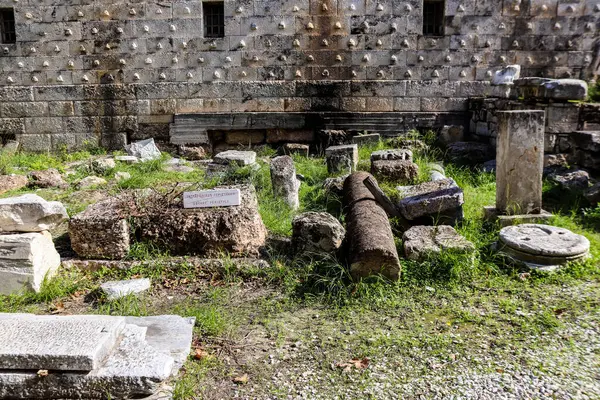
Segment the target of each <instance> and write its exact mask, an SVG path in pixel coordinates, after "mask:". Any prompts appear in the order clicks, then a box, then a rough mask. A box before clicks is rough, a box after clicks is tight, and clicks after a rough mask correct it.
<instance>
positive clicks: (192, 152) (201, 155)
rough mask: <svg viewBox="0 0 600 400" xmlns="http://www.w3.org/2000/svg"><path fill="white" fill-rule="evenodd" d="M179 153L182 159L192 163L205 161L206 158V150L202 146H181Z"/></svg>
mask: <svg viewBox="0 0 600 400" xmlns="http://www.w3.org/2000/svg"><path fill="white" fill-rule="evenodd" d="M178 152H179V155H180V156H181V157H183V158H185V159H186V160H190V161H197V160H203V159H205V158H206V150H205V149H204V147H201V146H195V147H191V146H180V147H179V149H178Z"/></svg>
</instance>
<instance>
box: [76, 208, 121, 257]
mask: <svg viewBox="0 0 600 400" xmlns="http://www.w3.org/2000/svg"><path fill="white" fill-rule="evenodd" d="M127 218H128V215H127V213H126V211H125V210H124V209H123V207H122V205H121V203H120V202H119V201H118V200H116V199H108V200H104V201H101V202H98V203H96V204H93V205H91V206H89V207H88V208H87V209H86V210H85V211H83V212H81V213H79V214H77V215H75V216H73V218H71V220H70V221H69V236H70V238H71V247H72V248H73V250H74V251H75V252H76V253H77V255H79V257H83V258H101V259H121V258H124V257H125V256H127V254H128V253H129V246H130V241H129V240H130V239H129V224H128V222H127Z"/></svg>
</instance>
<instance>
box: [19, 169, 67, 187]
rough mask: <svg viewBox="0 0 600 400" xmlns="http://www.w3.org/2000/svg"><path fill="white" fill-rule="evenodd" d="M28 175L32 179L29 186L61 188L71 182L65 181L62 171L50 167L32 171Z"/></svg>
mask: <svg viewBox="0 0 600 400" xmlns="http://www.w3.org/2000/svg"><path fill="white" fill-rule="evenodd" d="M28 176H29V181H30V182H29V186H33V187H38V188H59V189H66V188H67V187H69V184H68V183H67V182H65V181H64V179H63V178H62V176H61V174H60V172H58V170H57V169H55V168H49V169H47V170H44V171H31V172H30V173H29V175H28Z"/></svg>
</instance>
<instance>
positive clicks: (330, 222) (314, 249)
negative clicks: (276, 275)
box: [292, 212, 346, 258]
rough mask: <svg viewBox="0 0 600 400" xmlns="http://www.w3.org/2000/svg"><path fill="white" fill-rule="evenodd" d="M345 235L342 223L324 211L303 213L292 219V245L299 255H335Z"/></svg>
mask: <svg viewBox="0 0 600 400" xmlns="http://www.w3.org/2000/svg"><path fill="white" fill-rule="evenodd" d="M345 235H346V230H345V229H344V227H343V226H342V224H340V222H339V221H338V220H337V219H336V218H335V217H334V216H333V215H331V214H329V213H326V212H307V213H303V214H300V215H297V216H296V217H294V220H293V221H292V246H293V248H294V252H295V253H296V254H297V255H299V256H303V257H311V258H312V257H319V256H323V255H329V256H335V253H336V252H337V251H338V250H339V249H340V247H341V245H342V242H343V241H344V236H345Z"/></svg>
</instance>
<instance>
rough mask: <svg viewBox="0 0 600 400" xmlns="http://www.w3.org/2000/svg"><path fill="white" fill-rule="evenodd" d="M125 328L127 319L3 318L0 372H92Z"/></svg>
mask: <svg viewBox="0 0 600 400" xmlns="http://www.w3.org/2000/svg"><path fill="white" fill-rule="evenodd" d="M124 327H125V318H123V317H118V318H117V317H109V316H98V315H81V316H51V315H44V316H36V315H22V314H21V315H14V314H0V369H5V370H34V371H37V370H40V369H46V370H57V371H91V370H93V369H96V368H98V367H99V366H100V365H101V364H102V363H103V362H104V360H105V359H106V357H107V356H108V355H109V354H110V353H111V352H112V350H113V349H114V347H115V345H116V344H117V339H118V338H119V335H121V332H122V331H123V329H124Z"/></svg>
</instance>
